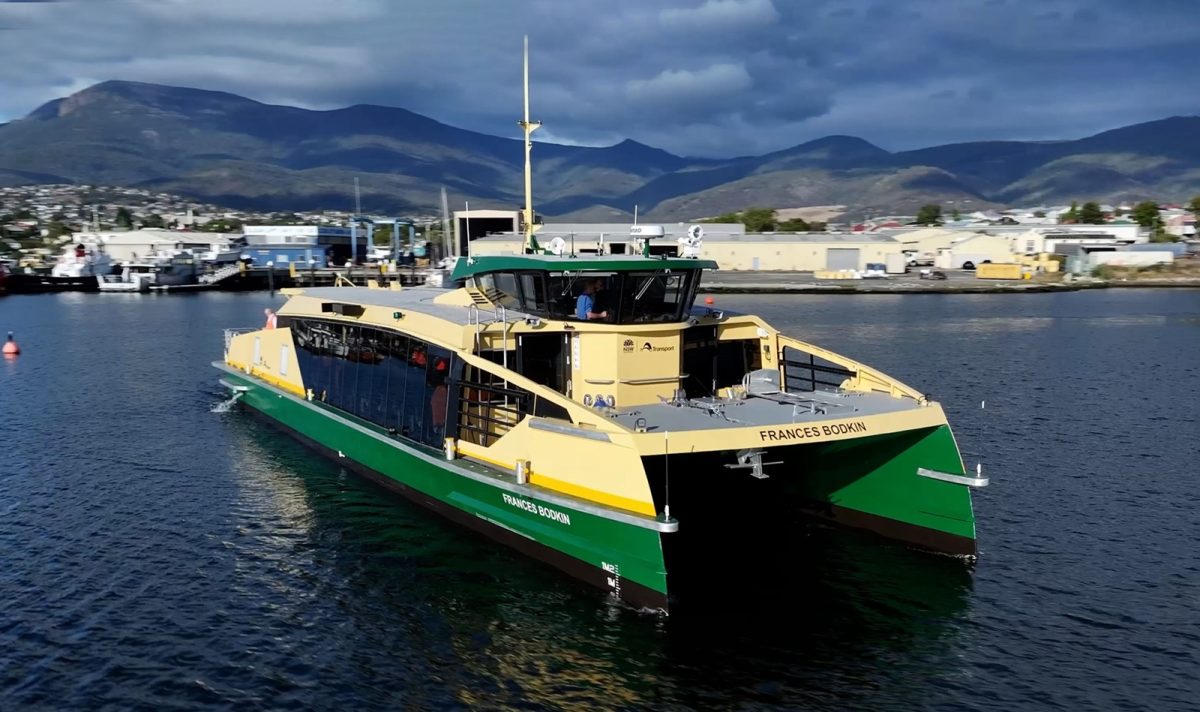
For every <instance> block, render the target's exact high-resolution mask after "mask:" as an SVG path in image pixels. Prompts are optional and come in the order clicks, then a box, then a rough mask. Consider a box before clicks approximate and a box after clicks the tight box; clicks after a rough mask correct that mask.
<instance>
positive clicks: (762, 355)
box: [213, 60, 987, 611]
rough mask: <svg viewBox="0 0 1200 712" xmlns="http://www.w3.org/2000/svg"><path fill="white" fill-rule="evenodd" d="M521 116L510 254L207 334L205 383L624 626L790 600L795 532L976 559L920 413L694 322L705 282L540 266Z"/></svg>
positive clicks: (798, 358)
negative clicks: (753, 568) (433, 279)
mask: <svg viewBox="0 0 1200 712" xmlns="http://www.w3.org/2000/svg"><path fill="white" fill-rule="evenodd" d="M527 61H528V60H526V62H527ZM526 67H527V65H526ZM527 71H528V69H527V68H526V72H527ZM526 86H527V85H526ZM526 91H527V90H526ZM525 117H526V118H525V121H523V122H522V126H523V128H524V129H525V136H526V202H525V207H524V209H523V211H522V212H523V217H524V221H523V223H524V229H525V237H526V250H525V252H524V253H522V254H511V255H493V256H474V257H463V258H459V260H458V261H457V263H456V265H455V267H454V269H453V272H452V274H451V280H450V281H451V285H450V286H449V287H448V288H433V287H417V288H407V287H406V288H398V285H389V286H387V287H379V286H366V287H362V286H339V287H323V288H304V289H290V290H285V293H286V294H287V295H288V297H289V299H288V301H287V302H286V304H284V305H283V306H282V307H281V308H280V310H279V311H278V314H277V315H274V316H273V317H270V318H269V320H268V323H267V325H266V328H263V329H258V330H228V331H227V332H226V335H225V350H224V354H225V355H224V359H223V360H221V361H218V362H215V363H214V364H213V365H214V366H215V367H216V368H217V369H218V370H219V371H220V372H221V374H220V381H221V383H222V384H223V385H224V386H225V387H226V388H228V389H229V390H230V392H231V393H232V394H233V395H234V396H236V397H237V399H238V402H239V403H240V404H242V405H243V406H246V407H248V408H250V409H252V410H253V411H255V412H257V413H259V414H261V415H263V416H265V417H266V418H268V419H269V420H270V421H272V422H273V423H274V424H276V425H277V426H279V427H280V428H282V429H283V430H285V431H287V432H289V433H290V434H292V435H294V436H295V437H296V438H298V439H299V440H300V441H302V442H303V443H306V444H307V445H309V446H311V447H312V448H315V449H316V450H318V451H320V452H322V453H324V454H326V455H327V456H328V457H330V458H333V459H334V460H336V461H337V462H340V463H342V464H344V465H345V466H346V467H347V468H348V469H351V470H354V471H356V472H358V473H360V474H362V475H363V476H365V477H366V478H368V479H370V480H373V481H375V482H377V483H379V484H381V485H383V486H385V487H387V488H390V489H392V490H395V491H397V492H399V493H401V494H403V495H405V496H407V497H409V498H411V499H413V500H415V501H416V502H418V503H420V504H422V505H424V506H426V507H428V508H430V509H432V510H435V511H437V512H440V513H441V514H443V515H445V516H446V517H448V518H450V519H452V520H454V521H457V522H460V523H462V524H464V525H466V526H468V527H470V528H472V529H475V530H477V531H479V532H481V533H483V534H485V535H486V536H488V537H490V538H492V539H495V540H496V541H498V542H501V543H503V544H507V545H509V546H512V547H514V548H516V549H518V550H520V551H522V552H525V553H527V554H529V555H531V556H533V557H535V558H537V559H540V560H542V561H545V562H547V563H549V564H551V565H553V566H555V567H557V568H559V569H561V570H563V571H565V572H567V573H569V574H572V575H574V576H576V577H578V578H580V579H582V580H584V581H587V582H589V583H592V584H594V585H596V586H598V587H600V588H602V589H605V590H607V591H609V592H611V594H612V595H614V596H616V597H618V598H619V599H621V600H624V601H626V602H628V603H630V604H632V605H634V606H636V607H639V608H647V609H651V610H658V611H668V610H669V609H670V607H671V605H672V602H673V601H675V600H677V597H678V595H679V594H680V593H681V592H683V593H684V595H686V590H687V588H688V587H690V586H703V585H704V584H703V582H704V581H705V579H706V578H712V577H717V576H721V575H722V574H723V572H724V571H726V570H727V568H728V567H727V566H726V564H727V563H731V562H734V561H735V560H737V559H739V558H741V557H742V556H743V555H744V554H745V553H747V552H750V551H768V552H770V553H771V554H772V556H774V557H776V558H777V560H778V567H779V568H778V569H777V570H764V571H760V572H759V574H760V575H761V576H764V577H777V578H781V579H787V578H788V577H789V576H790V575H791V574H790V573H789V572H787V570H786V568H787V566H788V563H787V562H788V548H787V547H789V546H793V545H795V544H794V543H793V542H790V540H789V539H787V537H788V535H789V534H790V533H794V531H795V527H796V526H798V525H797V524H796V522H797V521H798V520H799V518H809V517H817V518H820V519H824V520H828V521H831V522H835V523H840V524H843V525H847V526H849V527H854V528H859V529H864V530H869V531H872V532H875V533H876V534H879V535H883V536H885V537H889V538H891V539H894V540H898V541H900V542H904V543H906V544H908V545H912V546H915V547H919V548H923V549H927V550H932V551H934V552H940V553H944V554H950V555H956V556H960V557H971V558H973V557H974V556H975V555H976V537H975V516H974V512H973V509H972V505H971V489H972V488H973V487H979V486H983V485H986V484H987V480H986V479H985V478H983V477H982V474H981V473H980V472H978V471H975V472H968V471H967V469H966V467H965V466H964V463H963V460H962V457H961V455H960V453H959V450H958V446H957V444H956V442H955V439H954V436H953V434H952V433H951V430H950V426H949V424H948V422H947V419H946V415H945V412H944V411H943V409H942V407H941V406H940V405H939V404H938V403H937V402H935V401H933V400H931V399H929V398H928V397H926V396H925V395H924V394H922V393H921V392H920V391H918V390H916V389H914V388H912V387H910V386H908V385H905V384H904V383H901V382H900V381H898V380H896V379H895V378H892V377H890V376H888V375H886V374H884V373H881V372H879V371H877V370H875V369H873V368H871V367H869V366H867V365H865V364H862V363H859V362H857V361H854V360H852V359H850V358H847V357H845V356H842V355H840V354H837V353H833V352H831V351H829V350H827V349H824V348H821V347H819V346H816V345H813V344H809V343H806V342H804V341H801V340H798V339H795V338H792V337H789V336H787V335H784V334H782V333H780V332H779V331H778V330H777V329H775V328H774V327H772V326H771V325H770V324H768V323H767V322H766V321H764V320H763V319H761V318H759V317H758V316H755V315H753V314H735V313H732V312H728V311H725V310H723V309H718V308H717V307H716V305H715V304H713V303H711V300H710V299H705V300H702V301H701V302H699V303H698V302H697V293H698V292H699V290H700V287H701V283H702V277H703V274H704V272H705V271H707V270H713V269H716V268H717V265H716V264H715V263H714V262H711V261H708V260H705V259H701V258H699V257H680V256H665V255H664V256H653V255H649V254H631V255H611V254H594V255H593V254H589V255H573V254H568V253H566V252H565V251H564V250H562V245H561V244H560V245H555V246H554V248H555V249H553V250H551V249H543V248H542V247H541V246H540V245H539V244H538V242H537V239H536V235H535V234H534V229H535V221H534V220H533V219H532V218H533V216H534V215H533V208H532V200H531V195H530V191H529V153H528V149H529V145H530V144H529V133H530V132H531V131H532V130H533V129H534V128H536V123H534V122H530V121H529V120H528V94H526V109H525ZM746 586H747V587H752V586H753V582H751V581H747V582H746Z"/></svg>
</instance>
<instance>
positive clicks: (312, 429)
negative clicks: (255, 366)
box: [221, 368, 673, 611]
mask: <svg viewBox="0 0 1200 712" xmlns="http://www.w3.org/2000/svg"><path fill="white" fill-rule="evenodd" d="M221 370H222V371H224V372H225V373H224V375H223V376H222V383H223V384H224V385H226V386H227V387H229V388H230V389H231V390H233V391H235V392H240V393H241V394H242V397H241V399H240V401H239V402H240V403H241V404H243V405H245V406H247V407H249V408H250V409H251V410H253V411H255V412H256V413H257V414H259V415H261V416H263V417H265V418H266V419H267V420H268V421H269V422H270V423H271V424H272V425H274V426H276V427H278V428H280V429H281V430H283V431H284V432H286V433H288V434H290V435H291V436H293V437H295V438H296V439H297V440H299V441H300V442H302V443H304V444H305V445H307V446H309V447H310V448H312V449H314V450H316V451H317V452H319V453H321V454H323V455H325V456H327V457H329V458H330V459H332V460H334V461H336V462H338V463H339V464H341V465H343V466H345V467H346V468H347V469H350V470H353V471H354V472H356V473H358V474H360V475H361V476H363V477H364V478H366V479H368V480H370V481H372V482H375V483H377V484H379V485H381V486H383V487H385V488H387V489H389V490H391V491H394V492H396V493H398V494H400V495H402V496H404V497H406V498H408V499H410V500H412V501H414V502H416V503H418V504H420V505H422V506H424V507H427V508H429V509H431V510H433V511H435V512H437V513H439V514H441V515H443V516H445V517H447V518H448V519H450V520H452V521H455V522H458V523H460V524H463V525H465V526H467V527H469V528H471V529H473V530H475V531H477V532H479V533H481V534H483V535H485V536H487V537H488V538H491V539H494V540H496V541H499V542H501V543H503V544H505V545H508V546H510V547H512V548H514V549H517V550H518V551H521V552H522V553H524V554H526V555H528V556H530V557H532V558H535V559H538V560H540V561H543V562H546V563H548V564H550V565H552V566H554V567H556V568H558V569H560V570H562V571H564V572H566V573H568V574H570V575H572V576H574V577H576V578H579V579H581V580H583V581H585V582H587V583H589V584H592V585H593V586H596V587H598V588H601V589H603V590H606V591H609V592H610V593H611V594H613V595H615V596H616V597H618V598H620V599H621V600H623V601H626V602H627V603H629V604H631V605H633V606H635V607H637V608H645V609H651V610H662V611H666V610H667V588H666V569H665V566H664V563H663V555H662V545H661V539H660V536H661V535H662V532H661V531H660V529H661V528H673V527H667V525H666V523H661V526H660V527H657V528H648V527H647V526H642V525H638V524H635V523H630V522H628V521H620V520H618V519H612V518H608V517H605V516H602V515H601V514H598V513H596V512H595V511H587V510H586V509H585V508H582V507H573V506H571V505H570V503H569V502H568V501H567V500H566V499H565V498H560V497H554V496H552V495H546V494H544V493H542V492H538V491H537V490H535V489H534V488H531V487H529V486H528V485H518V484H515V483H514V482H511V481H506V480H504V479H502V478H500V477H495V476H488V475H481V474H477V473H476V474H474V476H467V475H465V474H464V470H463V469H462V468H463V463H461V462H448V461H446V460H445V459H444V457H442V456H441V453H434V452H425V451H421V450H417V449H415V448H412V447H410V446H408V445H407V444H405V443H400V442H398V441H397V440H396V439H395V438H393V437H390V436H389V435H387V434H386V433H383V432H379V431H378V430H377V429H374V428H372V427H371V426H370V425H368V424H365V423H361V422H356V421H354V420H352V419H350V418H346V417H344V416H342V415H341V414H337V413H333V412H330V411H329V409H327V408H325V407H324V406H321V405H318V404H313V403H309V402H306V401H305V400H304V399H302V398H299V397H297V396H295V395H293V394H289V393H286V392H284V391H283V390H281V389H279V388H275V387H274V386H270V385H267V384H264V383H262V382H260V381H259V380H258V379H256V378H253V377H249V376H245V375H242V374H240V373H239V372H237V371H235V370H233V369H226V368H222V369H221ZM480 469H482V468H480ZM631 519H632V518H631Z"/></svg>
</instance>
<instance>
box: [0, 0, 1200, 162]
mask: <svg viewBox="0 0 1200 712" xmlns="http://www.w3.org/2000/svg"><path fill="white" fill-rule="evenodd" d="M1195 17H1196V7H1195V3H1194V2H1193V1H1192V0H1156V1H1155V0H1143V2H1139V3H1130V2H1127V0H805V2H794V1H793V0H666V1H665V2H658V3H646V2H644V0H605V2H603V3H594V2H584V1H583V0H528V1H527V2H523V3H508V2H504V3H498V2H491V1H487V0H439V1H438V2H419V1H417V0H338V1H336V2H331V1H330V0H254V1H253V2H250V1H248V0H203V1H202V2H201V1H200V0H75V1H73V2H72V1H70V0H68V1H66V2H56V3H38V2H11V1H9V2H0V28H8V31H6V32H4V33H3V40H4V41H3V43H0V87H3V91H0V121H4V120H7V119H11V118H17V117H19V116H21V115H24V114H25V113H27V112H29V111H30V110H32V109H33V108H35V107H36V106H38V105H39V104H41V103H43V102H45V101H48V100H50V99H53V98H56V97H59V96H64V95H66V94H69V93H71V92H74V91H77V90H79V89H82V88H84V87H86V86H88V85H90V84H93V83H96V82H100V81H104V80H106V79H129V80H139V81H148V82H160V83H165V84H175V85H182V86H195V87H201V88H206V89H220V90H224V91H230V92H234V93H238V94H243V95H246V96H249V97H252V98H255V99H258V100H260V101H267V102H273V103H287V104H296V105H300V106H307V107H311V108H333V107H337V106H345V105H348V104H355V103H376V104H389V105H394V106H403V107H405V108H409V109H412V110H413V111H418V112H421V113H424V114H427V115H429V116H433V117H435V118H437V119H440V120H442V121H445V122H447V123H451V124H455V125H458V126H463V127H465V128H470V129H474V130H477V131H484V132H488V133H497V134H506V135H513V134H515V131H516V128H515V121H514V119H515V118H516V115H517V113H518V112H519V109H520V104H521V99H520V71H521V68H520V38H521V35H522V34H529V35H530V38H531V42H532V62H533V67H532V69H531V75H532V82H533V86H532V94H533V108H534V114H535V115H536V117H537V118H540V119H542V120H543V121H544V122H545V129H544V130H543V131H541V132H539V138H543V139H544V140H549V139H554V140H559V141H566V142H573V143H593V144H598V143H607V142H613V141H618V140H621V139H623V138H625V137H631V138H634V139H636V140H639V141H642V142H645V143H648V144H651V145H656V146H661V147H663V148H666V149H668V150H671V151H675V152H678V153H686V154H697V155H738V154H748V153H757V152H763V151H768V150H775V149H779V148H784V147H786V146H790V145H794V144H796V143H800V142H802V141H805V140H810V139H813V138H818V137H820V136H823V135H827V134H834V133H837V134H855V135H859V136H862V137H863V138H866V139H868V140H870V141H873V142H875V143H878V144H880V145H882V146H884V147H886V148H890V149H902V148H912V147H917V146H922V145H929V144H935V143H942V142H949V141H962V140H971V139H984V138H989V139H991V138H995V139H1032V138H1058V137H1073V136H1078V135H1083V134H1087V133H1092V132H1096V131H1100V130H1104V129H1107V128H1111V127H1114V126H1117V125H1121V124H1125V123H1133V122H1137V121H1145V120H1150V119H1155V118H1160V117H1163V116H1168V115H1173V114H1192V113H1196V111H1197V103H1196V101H1195V98H1194V97H1196V96H1197V95H1198V94H1200V75H1197V74H1196V73H1195V72H1194V71H1193V67H1194V66H1195V63H1196V59H1195V57H1196V54H1195V52H1196V50H1195V47H1196V44H1195V33H1194V28H1195V26H1196V21H1195ZM1151 30H1152V31H1151Z"/></svg>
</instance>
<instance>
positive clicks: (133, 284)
mask: <svg viewBox="0 0 1200 712" xmlns="http://www.w3.org/2000/svg"><path fill="white" fill-rule="evenodd" d="M154 283H155V272H154V265H148V264H130V263H126V264H125V265H124V266H123V267H122V269H121V273H120V274H106V275H100V276H98V277H96V286H98V287H99V288H100V291H101V292H148V291H150V285H152V284H154Z"/></svg>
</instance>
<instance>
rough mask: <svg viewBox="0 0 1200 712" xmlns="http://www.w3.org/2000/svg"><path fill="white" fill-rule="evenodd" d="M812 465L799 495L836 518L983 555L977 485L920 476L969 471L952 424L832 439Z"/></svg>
mask: <svg viewBox="0 0 1200 712" xmlns="http://www.w3.org/2000/svg"><path fill="white" fill-rule="evenodd" d="M807 465H808V468H807V471H806V472H805V473H804V476H803V477H800V478H797V480H796V486H797V487H798V489H799V490H800V491H799V492H798V494H801V496H803V497H804V498H805V499H809V500H812V501H815V502H817V503H819V505H821V506H822V507H824V508H825V512H824V513H825V514H827V515H828V516H830V517H832V518H833V519H835V520H839V521H842V522H844V523H846V524H849V525H852V526H857V527H862V528H865V529H871V530H874V531H878V532H879V533H881V534H884V535H886V536H891V537H894V538H897V539H902V540H905V541H910V542H913V543H915V544H918V545H921V546H924V547H927V548H930V549H934V550H937V551H943V552H947V553H952V554H971V555H973V554H975V512H974V510H973V509H972V507H971V491H970V488H969V487H967V486H965V485H962V484H956V483H953V482H946V481H943V480H937V479H931V478H929V477H924V476H921V475H919V474H917V469H918V468H926V469H928V470H936V471H938V472H942V473H946V474H950V475H963V474H965V473H964V471H963V465H962V459H961V457H960V456H959V452H958V445H957V444H956V443H955V442H954V436H953V435H952V434H951V432H950V428H949V427H947V426H945V425H943V426H939V427H937V428H933V429H928V430H916V431H909V432H903V433H895V434H891V435H882V436H878V437H873V438H862V439H858V440H843V441H839V442H835V443H829V444H828V445H824V446H821V447H820V448H819V452H818V454H817V456H816V457H813V458H811V459H809V460H808V462H807Z"/></svg>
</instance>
